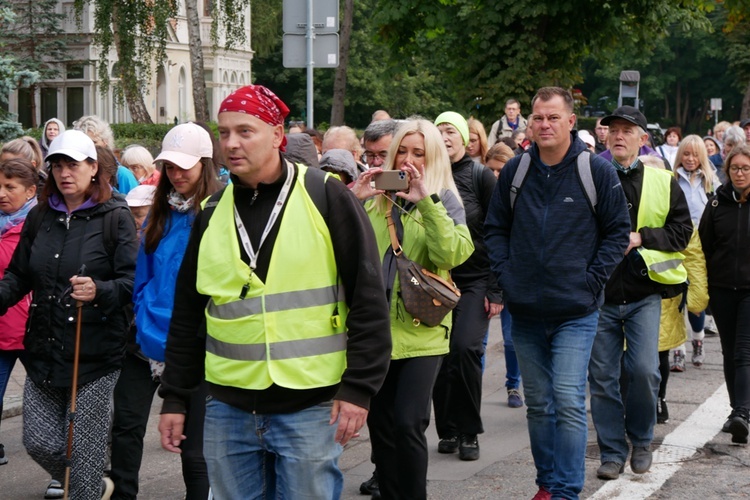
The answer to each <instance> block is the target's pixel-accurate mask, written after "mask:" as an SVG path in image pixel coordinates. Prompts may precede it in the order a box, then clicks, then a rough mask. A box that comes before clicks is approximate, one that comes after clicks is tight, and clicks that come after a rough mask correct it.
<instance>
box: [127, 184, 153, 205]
mask: <svg viewBox="0 0 750 500" xmlns="http://www.w3.org/2000/svg"><path fill="white" fill-rule="evenodd" d="M155 192H156V186H149V185H146V184H141V185H140V186H136V187H134V188H133V189H131V190H130V191H128V194H127V195H125V201H127V202H128V206H129V207H147V206H150V205H153V204H154V193H155Z"/></svg>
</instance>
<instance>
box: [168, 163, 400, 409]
mask: <svg viewBox="0 0 750 500" xmlns="http://www.w3.org/2000/svg"><path fill="white" fill-rule="evenodd" d="M282 165H284V163H283V162H282ZM297 173H298V170H297V168H296V167H295V169H294V175H295V177H296V175H297ZM313 173H314V172H313ZM285 179H286V168H284V169H283V175H282V176H281V177H280V178H279V179H278V180H277V181H275V182H274V183H272V184H260V185H259V186H258V190H257V193H258V194H257V196H255V190H253V189H250V188H248V187H245V186H243V185H242V184H241V183H240V182H239V180H238V179H237V178H236V177H233V178H232V182H233V184H230V185H229V186H227V188H226V189H234V200H235V206H236V207H237V211H238V213H239V215H240V218H241V219H242V221H243V222H244V223H245V227H246V229H247V232H248V236H249V237H250V242H251V243H252V245H253V248H255V249H257V248H258V243H259V241H260V238H261V234H262V233H263V230H264V228H265V227H266V222H267V221H268V218H269V216H270V214H271V211H272V210H273V207H274V205H275V203H276V199H277V197H278V195H279V192H280V191H281V187H282V185H283V184H284V180H285ZM295 185H296V184H295V183H293V184H292V189H291V190H290V191H289V196H292V193H293V192H294V189H295ZM325 192H326V200H327V202H328V221H327V224H328V229H329V231H330V234H331V244H332V246H333V251H334V254H335V258H336V265H337V267H338V270H339V276H340V277H341V281H342V283H343V285H344V289H345V290H346V303H347V305H348V306H349V314H348V316H347V319H346V326H347V334H348V341H347V350H346V361H347V367H346V371H345V372H344V374H343V376H342V380H341V383H339V384H337V385H333V386H329V387H321V388H316V389H308V390H296V389H289V388H285V387H281V386H279V385H276V384H272V385H271V386H270V387H269V388H267V389H264V390H247V389H241V388H238V387H229V386H222V385H218V384H212V383H209V384H208V387H209V393H210V395H211V396H212V397H215V398H216V399H218V400H219V401H222V402H224V403H226V404H229V405H231V406H234V407H236V408H239V409H241V410H244V411H247V412H258V413H293V412H297V411H300V410H303V409H305V408H309V407H311V406H313V405H316V404H320V403H323V402H325V401H329V400H331V399H334V398H335V399H340V400H342V401H347V402H349V403H353V404H356V405H357V406H360V407H363V408H369V406H370V398H371V397H372V396H374V395H375V393H377V391H378V390H379V389H380V386H381V385H382V383H383V380H384V379H385V375H386V372H387V371H388V366H389V364H390V359H391V329H390V324H391V323H390V321H391V320H390V311H389V310H388V303H387V301H386V294H385V285H384V284H383V278H382V277H381V264H380V255H379V254H378V248H377V243H376V241H375V233H374V232H373V229H372V225H371V224H370V220H369V219H368V218H367V214H366V213H365V211H364V209H363V208H362V204H361V203H360V202H359V200H357V198H356V197H355V196H354V195H353V194H352V193H351V192H350V191H349V189H348V188H347V187H346V186H345V185H344V184H342V183H341V182H339V181H338V180H336V179H329V180H328V182H326V183H325ZM253 200H255V201H253ZM285 208H286V204H285V205H284V208H282V211H281V213H280V214H279V216H278V218H277V219H276V223H275V224H274V226H273V228H272V229H271V231H270V232H269V233H268V236H267V238H266V240H265V242H264V243H263V246H261V247H260V251H259V252H258V262H257V267H256V268H255V270H254V273H255V274H256V275H257V276H258V278H259V279H260V280H262V281H265V279H266V275H267V273H268V266H269V264H270V261H271V256H272V254H273V248H274V243H275V241H276V237H277V235H278V231H279V224H280V221H281V220H282V219H283V217H284V209H285ZM204 215H205V213H204V212H201V213H199V214H198V215H197V216H196V218H195V221H194V222H193V229H192V232H191V233H190V240H189V242H188V246H187V250H186V252H185V257H184V258H183V260H182V266H181V267H180V272H179V274H178V275H177V285H176V290H175V301H174V309H173V312H172V321H171V323H170V325H169V334H168V336H167V349H166V353H165V360H166V368H165V370H164V374H163V375H162V377H161V388H160V389H159V394H160V395H161V396H162V397H163V398H164V405H163V407H162V413H185V408H186V406H185V405H186V401H187V399H188V398H189V396H190V394H191V392H192V391H193V390H195V389H196V388H197V387H198V385H199V384H200V382H201V381H202V380H203V379H204V375H205V365H204V359H205V355H206V346H205V344H206V339H205V307H206V304H207V302H208V299H209V297H207V296H205V295H201V294H200V293H198V291H197V290H196V288H195V284H196V277H197V273H198V249H199V246H200V241H201V238H202V237H203V231H204V230H205V229H203V228H205V226H206V225H207V224H206V223H205V222H202V218H203V217H204ZM299 223H300V224H307V223H309V222H308V221H305V220H302V221H299ZM238 241H239V237H238ZM294 250H295V251H296V252H297V254H298V256H299V258H300V259H305V260H308V261H309V265H310V266H315V265H316V262H315V261H314V260H311V259H310V257H309V255H308V254H307V253H306V249H304V248H297V249H294ZM240 254H241V257H242V260H243V261H245V263H248V262H249V258H248V256H247V254H246V253H245V250H244V248H243V247H242V245H240ZM202 323H203V327H202V328H199V326H198V325H201V324H202ZM201 329H202V332H201Z"/></svg>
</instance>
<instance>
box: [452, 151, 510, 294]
mask: <svg viewBox="0 0 750 500" xmlns="http://www.w3.org/2000/svg"><path fill="white" fill-rule="evenodd" d="M451 168H452V170H453V180H454V182H455V183H456V188H457V189H458V194H460V195H461V200H462V201H463V204H464V210H465V211H466V225H467V226H468V228H469V232H470V233H471V239H472V241H473V242H474V253H472V254H471V257H469V258H468V260H467V261H466V262H464V263H463V264H461V265H460V266H458V267H456V268H455V269H453V270H452V271H451V276H452V278H453V280H454V281H455V282H456V284H457V285H458V287H459V288H466V287H469V286H474V285H475V284H477V283H478V282H480V281H485V283H484V286H485V287H486V288H487V292H486V294H487V297H488V298H489V300H490V301H491V302H493V303H496V304H500V303H502V300H503V295H502V291H501V290H500V287H499V286H498V285H497V280H496V279H495V275H494V274H493V273H492V270H491V269H490V258H489V256H488V255H487V246H486V244H485V242H484V219H485V217H486V216H487V209H488V208H489V205H490V200H491V199H492V193H493V192H494V191H495V184H496V183H497V178H495V175H494V174H493V173H492V170H490V169H489V168H484V167H483V168H482V170H481V172H482V175H481V176H480V178H479V179H478V181H479V182H478V185H475V181H474V161H473V160H472V159H471V158H470V157H469V155H468V154H466V155H464V157H463V158H461V159H460V160H458V161H457V162H456V163H453V164H452V165H451ZM477 188H478V189H479V192H476V191H477Z"/></svg>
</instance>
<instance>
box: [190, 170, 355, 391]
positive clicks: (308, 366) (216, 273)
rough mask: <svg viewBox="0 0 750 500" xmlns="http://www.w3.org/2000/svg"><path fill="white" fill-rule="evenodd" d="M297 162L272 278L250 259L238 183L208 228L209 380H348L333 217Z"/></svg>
mask: <svg viewBox="0 0 750 500" xmlns="http://www.w3.org/2000/svg"><path fill="white" fill-rule="evenodd" d="M296 169H297V170H298V175H297V179H296V181H295V184H294V186H293V188H292V190H291V192H290V193H289V198H288V199H287V201H286V206H285V208H284V212H283V214H282V216H281V218H280V220H279V221H278V222H277V224H278V226H279V229H278V234H277V236H276V241H275V242H274V246H273V249H272V253H271V259H270V262H269V264H268V273H267V275H266V279H265V283H264V282H263V281H261V279H260V278H259V277H258V276H256V275H253V274H251V272H250V268H249V266H248V265H247V264H246V263H245V262H243V261H242V258H241V255H240V242H239V238H238V237H237V230H236V227H235V221H234V215H233V207H234V194H233V189H231V188H228V189H226V190H225V191H224V193H223V194H222V196H221V198H220V199H219V201H218V203H217V204H216V207H215V208H214V212H213V214H212V216H211V219H210V220H209V222H208V226H207V228H206V231H205V233H204V234H203V237H202V238H201V242H200V248H199V253H198V275H197V280H196V289H197V290H198V292H200V293H201V294H203V295H207V296H209V297H210V300H209V303H208V305H207V307H206V311H205V312H206V331H207V334H208V336H207V338H206V360H205V366H206V380H208V381H209V382H212V383H215V384H219V385H224V386H231V387H239V388H242V389H251V390H262V389H266V388H268V387H269V386H270V385H272V384H277V385H279V386H281V387H286V388H290V389H312V388H318V387H327V386H331V385H335V384H337V383H338V382H340V381H341V375H342V374H343V372H344V370H345V368H346V340H347V335H346V328H345V325H346V315H347V309H346V304H345V302H344V297H345V295H344V290H343V287H342V286H341V284H340V283H339V280H338V273H337V267H336V260H335V257H334V253H333V246H332V243H331V238H330V233H329V231H328V227H327V225H326V222H325V220H324V219H323V217H322V216H321V214H320V212H319V211H318V209H317V208H316V206H315V204H314V203H313V201H312V199H311V198H310V195H309V193H308V191H307V190H306V188H305V180H306V179H307V178H309V177H312V176H308V177H306V176H305V173H306V172H307V169H306V168H305V167H304V166H297V167H296ZM311 182H321V179H319V178H314V179H312V180H311ZM243 288H245V290H244V291H243ZM241 295H242V296H243V297H244V298H240V296H241Z"/></svg>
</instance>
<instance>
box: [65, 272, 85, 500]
mask: <svg viewBox="0 0 750 500" xmlns="http://www.w3.org/2000/svg"><path fill="white" fill-rule="evenodd" d="M85 272H86V265H85V264H84V265H82V266H81V269H79V271H78V276H83V275H84V274H85ZM82 307H83V302H82V301H80V300H77V301H76V309H77V310H78V312H77V318H76V344H75V350H74V351H73V382H72V383H71V388H70V412H69V413H68V449H67V451H66V453H65V487H64V495H63V499H64V500H68V493H69V492H70V462H71V457H72V456H73V422H74V421H75V418H76V397H77V395H78V356H79V354H80V351H81V309H82Z"/></svg>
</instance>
